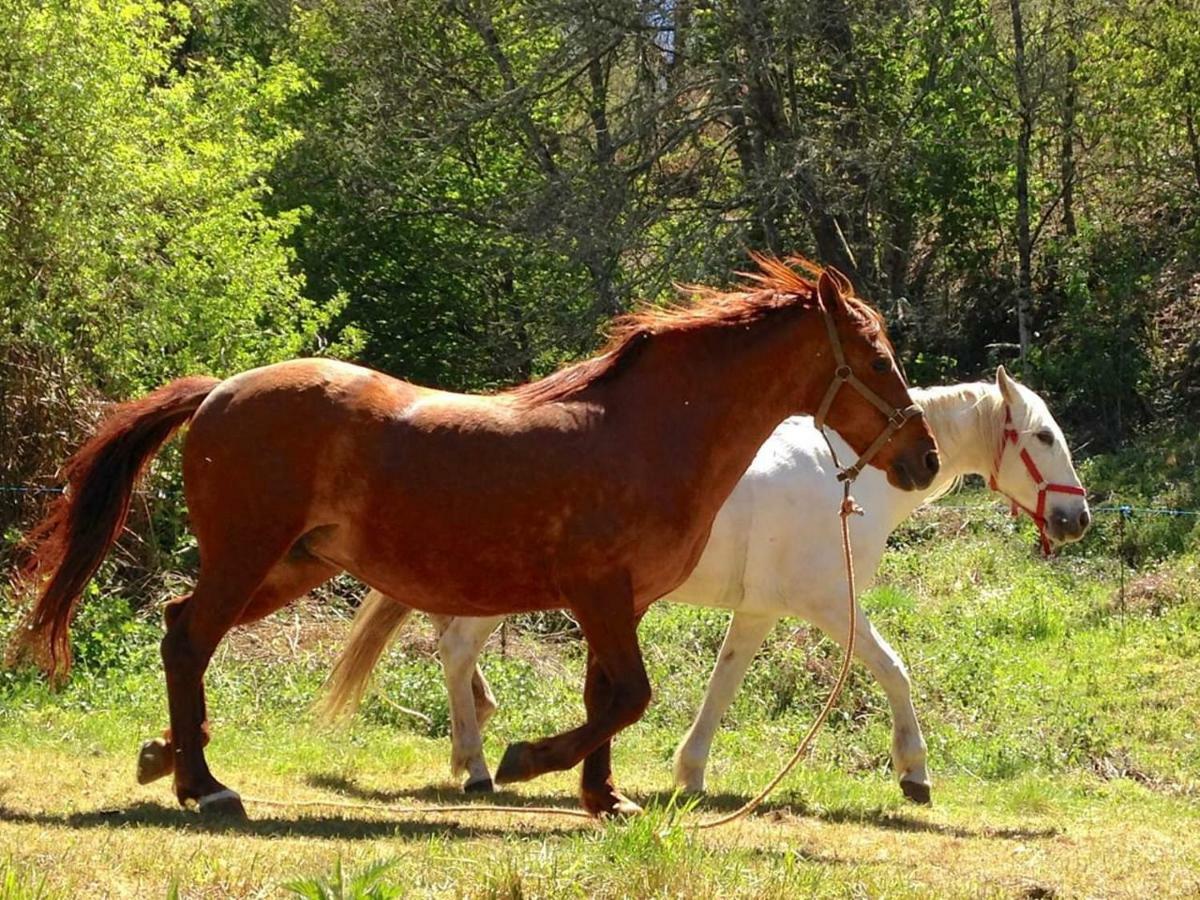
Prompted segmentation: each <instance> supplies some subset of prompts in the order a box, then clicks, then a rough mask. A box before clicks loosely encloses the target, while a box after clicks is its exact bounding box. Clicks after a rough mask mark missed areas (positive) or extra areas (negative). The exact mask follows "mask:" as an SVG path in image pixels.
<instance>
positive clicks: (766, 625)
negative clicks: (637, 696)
mask: <svg viewBox="0 0 1200 900" xmlns="http://www.w3.org/2000/svg"><path fill="white" fill-rule="evenodd" d="M778 621H779V619H778V617H776V616H760V615H751V614H749V613H735V614H734V616H733V621H732V622H730V623H729V630H728V631H727V632H726V633H725V641H724V643H722V644H721V653H720V655H719V656H718V657H717V664H716V666H715V667H714V668H713V673H712V676H711V677H710V678H709V679H708V690H707V691H706V692H705V694H704V703H703V705H701V707H700V712H698V713H697V714H696V720H695V721H694V722H693V723H692V727H691V728H690V729H689V730H688V733H687V735H686V736H685V737H684V739H683V741H682V743H680V745H679V749H678V750H676V751H675V783H676V784H677V785H679V786H680V787H682V788H685V789H686V790H689V791H703V790H704V770H705V768H706V767H707V765H708V755H709V753H710V752H711V751H712V742H713V736H714V735H715V734H716V733H717V728H719V727H720V725H721V718H722V717H723V716H724V715H725V712H726V711H727V710H728V709H729V705H730V704H731V703H733V698H734V697H735V696H737V692H738V688H739V687H741V685H742V681H743V679H745V677H746V671H747V670H748V669H749V668H750V663H751V662H753V661H754V655H755V654H756V653H757V652H758V648H759V647H761V646H762V642H763V641H764V640H766V637H767V635H768V634H770V632H771V629H772V628H774V627H775V623H776V622H778Z"/></svg>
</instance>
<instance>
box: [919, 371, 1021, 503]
mask: <svg viewBox="0 0 1200 900" xmlns="http://www.w3.org/2000/svg"><path fill="white" fill-rule="evenodd" d="M1016 386H1017V388H1018V390H1019V391H1020V392H1021V399H1022V400H1023V401H1024V402H1022V403H1020V404H1018V405H1017V406H1014V407H1010V409H1012V415H1013V422H1012V427H1013V428H1015V429H1016V430H1017V431H1018V432H1026V431H1031V430H1034V429H1035V428H1037V427H1039V420H1040V417H1041V409H1042V407H1043V404H1041V403H1033V402H1031V399H1033V398H1036V397H1037V395H1036V394H1034V393H1033V392H1032V391H1030V390H1029V389H1028V388H1026V387H1024V386H1023V385H1016ZM909 394H910V395H911V396H912V398H913V402H914V403H916V404H918V405H919V406H920V407H921V408H922V409H924V410H925V417H926V419H927V420H928V421H929V426H930V428H931V429H932V430H933V432H934V434H936V435H937V437H938V440H939V441H941V442H943V443H945V444H947V445H949V446H953V447H958V448H961V447H964V446H971V443H972V442H982V443H983V448H984V451H985V452H986V453H987V454H988V455H989V458H990V455H991V454H992V453H994V452H995V448H997V447H999V446H1000V437H1001V435H1002V434H1003V431H1004V408H1005V404H1004V397H1003V396H1002V395H1001V394H1000V388H998V387H997V386H996V384H995V383H994V382H987V381H978V382H970V383H967V384H954V385H946V386H938V387H928V388H911V389H910V391H909ZM961 484H962V477H961V476H960V477H958V478H955V479H953V480H951V481H949V482H947V483H946V485H945V486H944V487H942V488H940V489H938V490H937V491H936V492H935V493H934V494H932V495H930V496H929V497H928V498H927V500H926V501H925V502H926V503H932V502H933V501H935V500H938V499H939V498H941V497H944V496H945V495H946V494H949V493H950V492H951V491H954V490H957V489H958V488H959V486H960V485H961Z"/></svg>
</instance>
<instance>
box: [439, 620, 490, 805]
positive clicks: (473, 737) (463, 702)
mask: <svg viewBox="0 0 1200 900" xmlns="http://www.w3.org/2000/svg"><path fill="white" fill-rule="evenodd" d="M430 618H431V619H432V620H433V623H434V625H435V627H436V628H437V630H438V655H439V656H440V657H441V661H442V672H443V674H444V675H445V678H446V692H447V694H448V695H449V699H450V739H451V743H452V747H453V749H452V750H451V753H450V768H451V771H453V772H454V774H456V775H457V774H458V773H460V772H462V771H464V770H465V771H466V773H467V781H466V784H465V785H463V790H465V791H468V792H474V791H490V790H492V776H491V774H490V773H489V772H488V766H487V761H486V760H485V759H484V757H483V735H482V734H481V730H482V728H483V724H484V722H486V721H487V718H488V716H490V715H491V711H492V710H494V709H495V700H494V699H492V695H491V694H492V692H491V689H490V688H489V687H488V684H487V681H486V680H485V679H484V677H483V673H481V672H480V671H479V667H478V666H477V665H476V662H477V661H478V659H479V654H480V652H481V651H482V650H483V645H484V644H485V643H486V642H487V639H488V638H489V637H490V636H491V634H492V632H493V631H495V630H496V627H497V626H498V625H499V624H500V623H501V622H502V621H503V619H504V617H503V616H492V617H491V618H486V619H475V618H469V617H465V616H430Z"/></svg>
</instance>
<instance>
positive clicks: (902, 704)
mask: <svg viewBox="0 0 1200 900" xmlns="http://www.w3.org/2000/svg"><path fill="white" fill-rule="evenodd" d="M808 617H809V620H810V621H811V622H812V623H813V624H814V625H816V626H817V627H818V628H820V629H821V630H822V631H824V632H825V633H826V634H827V635H829V637H831V638H833V639H834V640H835V641H837V642H838V643H839V644H841V645H842V646H843V647H844V646H845V641H846V619H845V610H844V609H843V608H841V606H840V604H826V605H822V606H820V607H817V608H814V609H811V610H809V612H808ZM854 655H855V656H856V657H857V658H858V659H859V660H861V661H862V663H863V665H865V666H866V667H867V669H868V670H869V671H870V672H871V674H872V675H874V676H875V678H876V679H877V680H878V681H879V684H880V686H881V687H882V688H883V690H884V693H885V694H887V698H888V705H889V706H890V707H891V711H892V766H893V767H894V768H895V771H896V777H897V778H898V779H899V781H900V789H901V790H902V791H904V796H906V797H907V798H908V799H909V800H912V801H914V802H916V803H929V802H930V781H929V775H928V773H927V772H926V769H925V764H926V757H927V755H928V748H927V747H926V745H925V737H924V735H922V734H921V726H920V724H919V723H918V722H917V712H916V710H915V709H914V708H913V704H912V684H911V682H910V681H909V678H908V670H907V669H906V668H905V667H904V663H903V661H902V660H901V659H900V657H899V656H898V655H897V654H896V651H895V650H893V649H892V648H891V647H890V646H889V645H888V642H887V641H885V640H884V639H883V637H882V636H881V635H880V634H879V632H878V631H876V630H875V626H874V625H872V624H871V622H870V620H868V619H867V617H866V614H865V613H864V612H863V611H862V608H861V607H859V609H858V618H857V621H856V622H855V632H854Z"/></svg>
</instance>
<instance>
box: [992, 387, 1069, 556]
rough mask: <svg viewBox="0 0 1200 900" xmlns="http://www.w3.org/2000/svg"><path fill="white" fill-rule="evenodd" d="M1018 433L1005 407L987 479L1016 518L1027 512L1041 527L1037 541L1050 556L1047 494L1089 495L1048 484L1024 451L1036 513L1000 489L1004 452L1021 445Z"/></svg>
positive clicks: (1046, 554) (1066, 487)
mask: <svg viewBox="0 0 1200 900" xmlns="http://www.w3.org/2000/svg"><path fill="white" fill-rule="evenodd" d="M1018 443H1019V441H1018V435H1017V430H1016V429H1015V428H1013V426H1012V409H1011V408H1009V406H1008V405H1007V404H1005V406H1004V431H1003V433H1002V434H1001V435H1000V446H999V447H997V448H996V459H995V461H994V462H993V463H992V474H991V477H989V478H988V487H990V488H991V489H992V490H993V491H995V492H996V493H998V494H1003V495H1004V496H1005V497H1007V498H1008V500H1009V503H1011V504H1012V514H1013V516H1014V517H1015V516H1019V515H1020V514H1021V512H1020V511H1021V510H1025V512H1026V513H1028V514H1029V518H1031V519H1033V521H1034V523H1035V524H1036V525H1037V527H1038V537H1039V538H1041V541H1042V555H1043V556H1049V555H1050V549H1051V548H1050V537H1049V535H1047V534H1046V495H1047V494H1051V493H1054V494H1072V495H1074V496H1076V497H1086V496H1087V491H1085V490H1084V489H1083V488H1082V487H1079V486H1077V485H1074V484H1058V483H1055V482H1048V481H1046V479H1045V478H1043V477H1042V472H1041V470H1040V469H1039V468H1038V467H1037V463H1035V462H1034V461H1033V457H1032V456H1030V455H1029V450H1028V449H1027V448H1025V447H1022V448H1021V462H1023V463H1024V464H1025V471H1026V472H1028V473H1029V477H1030V478H1032V479H1033V483H1034V485H1035V486H1036V487H1037V492H1038V493H1037V509H1030V508H1029V507H1028V506H1026V505H1025V504H1024V503H1021V502H1020V501H1019V500H1017V498H1016V497H1014V496H1013V495H1012V494H1010V493H1008V492H1007V491H1003V490H1001V489H1000V483H999V481H998V480H997V477H998V476H999V474H1000V463H1001V462H1002V461H1003V459H1004V451H1005V450H1006V449H1007V447H1008V445H1009V444H1012V445H1013V446H1014V447H1016V446H1017V445H1018Z"/></svg>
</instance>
